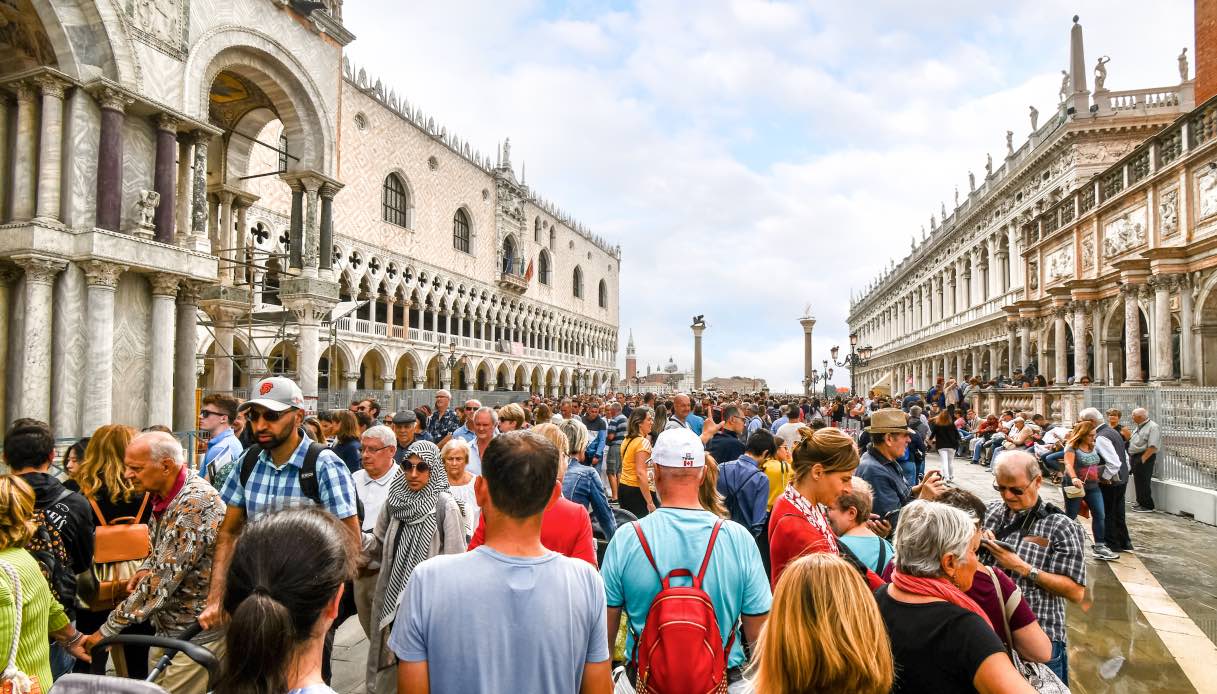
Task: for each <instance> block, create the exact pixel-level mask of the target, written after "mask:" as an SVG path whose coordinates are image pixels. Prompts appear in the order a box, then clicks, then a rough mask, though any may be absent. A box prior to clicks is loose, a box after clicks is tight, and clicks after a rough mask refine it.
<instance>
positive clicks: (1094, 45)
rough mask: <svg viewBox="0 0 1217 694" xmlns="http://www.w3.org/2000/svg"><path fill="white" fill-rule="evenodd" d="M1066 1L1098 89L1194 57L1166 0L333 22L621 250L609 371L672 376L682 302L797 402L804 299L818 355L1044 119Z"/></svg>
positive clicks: (765, 5) (1140, 82)
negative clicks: (859, 303) (632, 364)
mask: <svg viewBox="0 0 1217 694" xmlns="http://www.w3.org/2000/svg"><path fill="white" fill-rule="evenodd" d="M1075 13H1076V14H1079V15H1081V23H1082V26H1083V27H1084V30H1085V39H1086V61H1087V65H1088V66H1093V64H1094V61H1095V60H1096V59H1097V58H1098V57H1099V56H1100V55H1108V56H1110V57H1111V63H1110V64H1109V65H1108V79H1107V86H1108V88H1109V89H1112V90H1121V89H1139V88H1145V87H1155V86H1167V85H1172V84H1176V83H1178V81H1179V74H1178V68H1177V64H1176V60H1175V57H1176V56H1177V55H1178V53H1179V50H1180V48H1182V47H1183V46H1188V47H1189V48H1188V53H1189V55H1190V54H1192V53H1193V52H1194V51H1193V50H1192V48H1191V46H1192V43H1193V29H1192V2H1190V1H1189V0H1164V1H1162V2H1154V3H1150V2H1144V1H1143V0H1140V1H1127V0H1114V1H1113V0H1104V1H1095V0H1085V1H1077V2H1074V3H1070V4H1063V3H1062V4H1056V3H1049V2H1034V3H987V2H985V3H959V2H945V1H943V2H938V1H928V2H927V1H922V2H916V3H908V2H900V1H888V0H884V1H872V2H818V3H810V2H798V3H794V2H792V3H782V2H761V1H758V0H734V1H731V0H698V2H688V1H687V0H655V1H651V0H641V1H640V2H624V1H614V0H606V1H604V2H590V1H585V0H572V1H570V2H529V1H527V0H483V1H482V2H465V1H463V0H446V1H445V2H397V1H395V0H392V1H391V0H375V1H374V0H358V1H356V2H347V3H346V4H345V7H344V21H345V22H346V25H347V27H348V28H349V29H350V30H351V31H353V32H354V33H355V34H356V35H357V36H358V39H357V40H356V41H355V42H354V43H353V44H352V45H351V46H350V47H349V48H348V55H349V56H350V57H351V59H352V60H353V61H354V62H356V63H357V64H359V65H361V66H366V67H367V68H368V71H369V73H370V74H373V75H375V76H376V77H379V78H381V79H382V80H384V81H385V82H386V85H387V86H391V87H393V88H395V89H396V90H397V93H398V94H399V95H404V96H406V97H407V98H409V100H410V102H411V103H413V104H415V105H419V106H422V107H423V109H425V110H426V112H427V113H428V114H429V115H431V114H434V115H435V116H436V120H437V121H439V122H442V123H443V124H445V125H446V126H447V127H448V130H449V131H450V132H456V133H458V134H459V135H460V136H461V138H462V139H466V138H468V139H469V140H470V141H471V142H472V143H475V144H479V145H480V148H481V149H482V151H483V152H492V151H493V150H494V147H495V143H496V142H499V141H501V140H502V139H503V138H505V137H510V138H511V141H512V159H513V162H515V163H516V166H517V168H516V172H517V174H519V173H520V169H519V162H521V161H523V162H525V163H526V165H527V175H528V183H529V185H530V187H532V189H533V190H534V191H537V192H538V193H540V194H541V195H544V196H545V197H546V198H548V199H550V200H553V201H555V202H557V203H558V204H560V205H561V206H562V207H563V208H564V209H567V210H570V211H571V212H572V213H573V215H574V216H575V217H576V218H577V219H580V220H581V221H583V223H584V224H586V225H587V226H589V227H590V228H591V229H592V230H593V231H595V232H596V233H598V234H600V235H602V236H605V237H607V238H609V239H611V240H613V241H615V242H618V243H620V244H621V246H622V253H623V259H622V265H621V267H622V285H623V286H622V290H621V347H620V352H619V355H620V358H621V360H622V363H624V353H625V343H626V339H627V337H628V334H629V331H630V330H631V329H633V331H634V338H635V341H636V343H637V346H638V351H639V361H640V368H642V366H641V365H643V364H646V363H647V362H650V363H652V364H659V363H664V362H666V361H667V359H668V357H669V356H674V357H675V358H676V361H677V363H678V364H680V365H681V366H682V367H691V364H692V337H691V334H690V331H689V328H688V326H689V319H690V316H692V315H694V314H698V313H701V314H705V316H706V321H707V323H708V324H709V328H708V329H707V330H706V334H705V357H704V358H705V376H706V377H710V376H728V375H741V376H752V377H761V378H766V379H768V381H769V384H770V386H771V388H773V389H775V390H789V391H798V390H800V385H799V384H800V380H801V378H802V353H803V352H802V329H801V328H800V326H799V324H798V317H799V316H800V315H801V314H802V312H803V307H804V306H806V305H807V304H811V306H812V311H813V313H814V315H815V317H816V319H817V324H816V328H815V336H814V345H815V360H816V363H817V364H819V362H820V361H821V360H823V359H827V358H829V354H828V350H829V348H830V347H831V346H832V345H834V344H840V345H843V346H845V349H848V338H847V334H848V328H847V327H846V324H845V320H846V315H847V313H848V303H849V294H850V291H851V290H854V291H856V290H858V289H859V288H860V287H862V286H864V285H865V284H866V283H867V282H868V281H869V280H870V279H871V278H872V277H873V276H874V275H875V274H876V272H877V271H878V270H879V269H880V267H882V266H883V265H886V264H887V262H888V261H889V259H891V258H896V259H900V258H903V257H904V256H905V255H907V253H908V251H909V245H910V239H911V237H912V236H913V235H917V236H918V237H920V234H921V227H922V226H923V225H925V224H928V221H929V217H930V214H931V213H933V214H935V215H937V213H938V210H939V207H940V203H941V202H944V201H945V202H946V204H947V206H948V209H949V208H950V207H951V206H952V201H953V198H954V189H955V188H956V187H960V188H962V189H963V190H964V191H965V193H964V194H965V195H966V191H967V172H968V170H969V169H971V170H973V171H977V172H983V170H984V161H985V153H986V152H991V153H992V154H993V157H994V160H995V163H996V164H997V165H1000V162H1001V158H1002V156H1004V152H1005V133H1006V130H1013V131H1014V132H1015V147H1016V148H1017V147H1018V146H1019V144H1021V142H1022V141H1023V140H1025V139H1026V136H1027V134H1028V132H1029V131H1030V122H1029V120H1028V116H1027V112H1028V106H1029V105H1031V104H1034V105H1035V106H1036V107H1037V108H1038V109H1039V111H1040V113H1041V114H1044V115H1043V116H1041V122H1043V120H1044V119H1045V118H1046V117H1048V115H1049V114H1051V113H1052V112H1053V111H1054V110H1055V108H1056V101H1057V90H1058V87H1059V85H1060V70H1061V69H1062V68H1066V67H1067V63H1068V59H1069V28H1070V24H1071V17H1072V15H1073V14H1075ZM1193 65H1194V61H1193ZM1092 86H1093V85H1092ZM978 175H980V174H978ZM839 371H841V373H840V374H838V376H837V377H836V378H834V381H835V382H836V383H838V384H848V377H847V375H846V374H845V373H844V371H843V370H839Z"/></svg>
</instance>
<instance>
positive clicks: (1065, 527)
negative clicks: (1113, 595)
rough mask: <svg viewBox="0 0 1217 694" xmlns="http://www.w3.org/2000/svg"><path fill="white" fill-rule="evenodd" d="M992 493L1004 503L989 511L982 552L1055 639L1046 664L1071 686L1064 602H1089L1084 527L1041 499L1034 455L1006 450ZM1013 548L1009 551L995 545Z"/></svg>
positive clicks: (1040, 480)
mask: <svg viewBox="0 0 1217 694" xmlns="http://www.w3.org/2000/svg"><path fill="white" fill-rule="evenodd" d="M993 473H994V484H993V488H994V489H996V490H997V492H998V493H999V494H1001V499H1000V500H997V501H991V502H989V504H988V507H987V509H986V511H985V523H984V525H985V531H984V536H983V538H984V539H982V545H981V546H982V547H983V548H984V549H986V550H988V551H989V554H991V555H992V556H993V561H992V562H986V563H992V564H995V565H997V566H1000V567H1001V568H1003V569H1005V570H1006V573H1007V574H1008V575H1009V576H1010V578H1012V579H1014V581H1015V582H1016V583H1017V584H1018V587H1019V588H1020V589H1021V590H1022V592H1023V595H1024V596H1025V597H1026V598H1027V604H1028V605H1030V606H1031V611H1032V612H1034V613H1035V617H1036V619H1038V620H1039V623H1040V625H1042V626H1043V627H1044V631H1045V632H1046V633H1047V634H1048V638H1049V639H1051V640H1052V660H1050V661H1048V663H1047V665H1048V667H1049V668H1051V669H1052V671H1053V672H1055V673H1056V675H1057V676H1058V677H1060V678H1061V681H1063V682H1064V683H1065V684H1069V660H1068V655H1067V651H1066V648H1065V601H1066V600H1069V601H1071V602H1073V603H1078V604H1080V603H1081V602H1082V600H1083V598H1085V597H1086V543H1085V541H1084V539H1083V535H1082V528H1081V526H1080V525H1078V524H1077V523H1074V522H1073V521H1072V520H1070V519H1069V516H1066V515H1065V513H1064V512H1063V511H1061V509H1059V508H1057V507H1056V506H1053V505H1052V504H1049V503H1047V502H1046V501H1044V500H1043V499H1042V498H1040V495H1039V493H1040V485H1041V484H1042V483H1043V479H1044V478H1043V476H1042V473H1041V472H1040V466H1039V463H1038V462H1037V461H1036V460H1035V456H1033V455H1031V454H1030V453H1028V452H1026V451H1005V452H1003V453H1001V454H999V455H998V456H997V460H996V462H994V464H993ZM994 539H996V540H999V541H1001V542H1004V543H1006V544H1008V545H1011V546H1013V547H1014V550H1015V551H1013V552H1011V551H1008V550H1006V549H1005V548H1003V547H1001V546H1000V545H997V544H994V543H992V542H991V540H994Z"/></svg>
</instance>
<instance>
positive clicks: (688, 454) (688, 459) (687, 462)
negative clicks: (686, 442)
mask: <svg viewBox="0 0 1217 694" xmlns="http://www.w3.org/2000/svg"><path fill="white" fill-rule="evenodd" d="M680 462H681V463H683V464H684V466H685V467H693V452H692V451H685V452H684V454H683V455H681V456H680Z"/></svg>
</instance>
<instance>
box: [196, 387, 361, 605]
mask: <svg viewBox="0 0 1217 694" xmlns="http://www.w3.org/2000/svg"><path fill="white" fill-rule="evenodd" d="M252 395H253V396H254V397H253V398H252V399H251V400H249V401H247V402H245V403H243V404H242V405H241V407H240V411H242V412H244V413H245V419H246V421H247V422H248V424H247V425H246V426H248V427H250V430H251V431H252V432H253V439H254V445H252V446H250V447H249V448H248V449H246V450H245V454H244V455H243V456H242V457H241V460H240V461H239V462H238V463H237V466H236V469H235V470H233V472H232V474H230V475H229V476H228V479H227V481H225V483H224V486H223V488H222V489H220V497H221V498H222V499H223V500H224V504H225V505H226V506H227V510H226V511H225V513H224V522H223V523H222V524H221V525H220V534H219V537H218V538H217V540H216V553H215V565H214V567H213V568H212V574H211V586H210V588H209V590H208V595H207V608H206V609H205V610H204V611H203V613H202V614H201V615H199V622H200V623H201V624H203V626H204V627H205V628H208V629H211V628H214V627H216V626H219V625H220V623H221V619H222V613H223V610H222V609H221V607H220V602H221V600H222V599H223V596H224V578H225V577H226V575H227V572H228V563H229V561H230V560H231V558H232V548H233V544H234V543H235V542H236V539H237V536H238V535H240V534H241V529H242V528H243V527H244V526H245V521H246V520H247V519H248V520H257V519H258V518H259V517H261V516H263V515H265V514H267V513H270V512H273V511H276V510H279V509H282V508H285V507H288V506H294V505H300V504H308V503H310V502H311V503H314V504H316V505H318V506H320V507H322V508H324V509H325V510H327V511H329V512H330V513H332V514H334V516H335V517H337V518H338V519H339V520H341V521H342V522H343V524H345V525H346V526H347V527H348V528H349V529H350V531H351V542H352V543H353V544H354V546H355V547H356V548H358V544H359V537H360V528H359V516H358V506H357V502H356V492H355V483H354V481H353V480H352V479H351V473H350V471H348V470H347V467H346V464H345V463H343V462H342V459H341V458H339V457H338V455H337V454H336V453H334V451H332V450H330V449H329V448H326V446H325V442H324V441H323V442H315V441H313V440H312V439H310V438H309V437H308V434H306V433H305V431H304V429H303V427H302V426H301V424H302V423H303V422H304V410H303V409H302V408H303V407H304V395H303V394H302V393H301V392H300V387H299V386H297V385H296V384H295V382H293V381H292V380H291V379H290V378H284V377H282V376H271V377H269V378H264V379H262V380H261V381H258V383H257V384H256V385H255V386H254V388H253V393H252Z"/></svg>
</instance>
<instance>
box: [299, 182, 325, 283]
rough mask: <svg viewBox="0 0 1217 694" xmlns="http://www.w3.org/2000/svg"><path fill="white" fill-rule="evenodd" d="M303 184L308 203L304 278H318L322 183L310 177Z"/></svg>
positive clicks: (304, 248)
mask: <svg viewBox="0 0 1217 694" xmlns="http://www.w3.org/2000/svg"><path fill="white" fill-rule="evenodd" d="M303 182H304V190H305V202H306V203H307V205H306V206H305V210H304V238H303V239H302V241H303V246H302V249H303V252H304V257H303V260H304V276H305V277H316V276H317V261H318V255H319V246H320V244H319V241H320V232H319V230H318V226H319V225H320V223H321V209H320V207H321V205H320V197H319V194H320V190H321V181H319V180H318V179H316V178H312V177H309V178H305V179H303Z"/></svg>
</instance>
